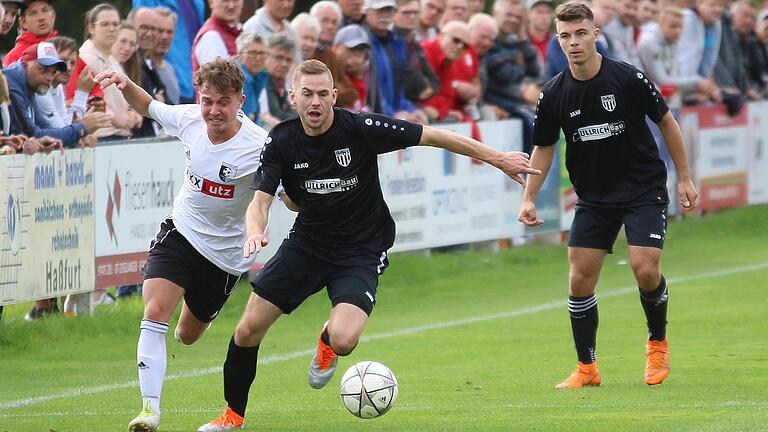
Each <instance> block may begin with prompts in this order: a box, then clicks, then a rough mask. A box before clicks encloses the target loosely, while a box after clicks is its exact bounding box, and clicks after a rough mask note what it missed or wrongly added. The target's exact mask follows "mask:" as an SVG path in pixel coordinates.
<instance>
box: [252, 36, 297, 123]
mask: <svg viewBox="0 0 768 432" xmlns="http://www.w3.org/2000/svg"><path fill="white" fill-rule="evenodd" d="M267 51H268V54H267V59H266V60H265V66H266V68H267V74H268V76H267V85H266V87H265V88H264V91H263V92H261V95H260V96H259V104H260V107H259V116H260V120H261V122H262V123H263V124H264V125H266V127H267V129H269V128H271V127H272V126H274V125H276V124H278V123H280V122H281V121H283V120H287V119H289V118H291V117H294V116H295V115H296V111H294V110H293V108H292V107H291V102H290V100H289V98H288V81H289V80H288V72H290V71H291V67H292V65H293V64H294V62H295V60H296V57H295V56H296V42H295V41H294V39H292V38H291V37H290V36H288V35H287V34H285V33H275V34H273V35H272V36H270V37H269V39H267Z"/></svg>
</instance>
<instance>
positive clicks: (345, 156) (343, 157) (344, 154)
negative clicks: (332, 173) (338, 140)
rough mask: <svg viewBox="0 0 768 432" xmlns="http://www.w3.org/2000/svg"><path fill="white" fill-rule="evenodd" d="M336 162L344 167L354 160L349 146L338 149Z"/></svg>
mask: <svg viewBox="0 0 768 432" xmlns="http://www.w3.org/2000/svg"><path fill="white" fill-rule="evenodd" d="M336 162H338V163H339V165H341V166H343V167H345V166H348V165H349V163H350V162H352V152H350V151H349V148H343V149H339V150H336Z"/></svg>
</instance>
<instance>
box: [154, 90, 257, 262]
mask: <svg viewBox="0 0 768 432" xmlns="http://www.w3.org/2000/svg"><path fill="white" fill-rule="evenodd" d="M149 115H150V116H151V117H152V118H153V119H155V121H157V122H158V123H159V124H160V125H161V126H162V127H163V129H164V130H165V133H166V134H167V135H172V136H175V137H178V138H179V139H181V142H182V143H183V144H184V155H185V157H186V172H185V179H184V183H183V185H182V186H181V189H180V190H179V194H178V195H177V196H176V199H175V200H174V202H173V223H174V225H175V226H176V228H177V229H178V231H179V232H180V233H181V234H182V235H183V236H184V237H185V238H186V239H187V241H189V243H191V244H192V246H194V248H195V249H197V251H198V252H200V254H201V255H202V256H204V257H205V258H207V259H208V260H209V261H211V262H212V263H214V264H215V265H216V266H218V267H219V268H220V269H222V270H224V271H226V272H227V273H231V274H234V275H238V276H239V275H240V274H242V273H244V272H246V271H248V269H249V267H250V265H251V263H252V262H253V259H254V256H251V258H248V259H244V258H243V245H244V244H245V241H246V240H247V234H246V229H245V210H246V209H247V208H248V204H249V203H250V202H251V199H252V198H253V193H254V192H253V190H252V189H251V188H250V186H251V181H252V179H253V174H254V173H255V172H256V169H257V168H258V167H259V158H260V156H261V149H262V147H264V140H265V139H266V138H267V132H266V131H265V130H264V129H262V128H261V127H259V126H256V124H254V123H253V122H252V121H251V120H249V119H248V118H247V117H246V116H245V115H244V114H243V112H242V111H241V112H240V113H238V119H239V121H240V123H241V124H242V126H241V127H240V130H239V131H238V132H237V134H236V135H235V136H234V137H232V138H230V139H229V140H228V141H226V142H223V143H221V144H215V145H214V144H213V143H212V142H211V140H210V138H208V129H207V127H206V124H205V121H203V117H202V114H201V111H200V106H199V105H175V106H174V105H166V104H164V103H162V102H158V101H152V102H151V103H150V104H149ZM150 157H151V155H150Z"/></svg>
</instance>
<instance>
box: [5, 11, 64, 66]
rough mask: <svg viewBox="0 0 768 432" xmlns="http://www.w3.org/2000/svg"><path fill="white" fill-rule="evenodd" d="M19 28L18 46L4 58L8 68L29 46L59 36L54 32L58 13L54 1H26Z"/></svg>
mask: <svg viewBox="0 0 768 432" xmlns="http://www.w3.org/2000/svg"><path fill="white" fill-rule="evenodd" d="M19 10H20V14H19V26H20V27H21V29H22V32H21V34H20V35H19V37H18V38H16V44H15V46H14V47H13V49H12V50H10V51H9V52H8V54H6V55H5V57H4V58H3V66H8V65H10V64H11V63H13V62H15V61H16V60H18V59H19V57H20V56H21V53H22V52H24V50H25V49H27V47H28V46H30V45H33V44H36V43H38V42H43V41H45V40H48V39H50V38H52V37H54V36H56V35H58V34H59V32H58V30H54V28H53V26H54V24H55V23H56V11H54V9H53V4H52V0H24V1H23V2H22V3H21V5H20V9H19Z"/></svg>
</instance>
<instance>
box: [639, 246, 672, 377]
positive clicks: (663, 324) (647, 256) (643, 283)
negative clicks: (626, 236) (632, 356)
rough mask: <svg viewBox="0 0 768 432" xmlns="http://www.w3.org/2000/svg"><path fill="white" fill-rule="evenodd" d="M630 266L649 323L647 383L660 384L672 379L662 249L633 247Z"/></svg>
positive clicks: (646, 355) (646, 352) (646, 364)
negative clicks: (667, 378) (670, 374)
mask: <svg viewBox="0 0 768 432" xmlns="http://www.w3.org/2000/svg"><path fill="white" fill-rule="evenodd" d="M629 262H630V264H631V265H632V271H633V272H634V274H635V279H636V280H637V286H638V288H640V303H641V304H642V305H643V310H644V311H645V318H646V320H647V323H648V341H647V343H646V347H645V357H646V362H645V382H646V384H648V385H656V384H661V383H662V382H663V381H664V379H665V378H666V377H667V375H669V369H670V368H669V345H668V343H667V299H668V297H669V295H668V292H667V281H666V280H665V279H664V276H662V275H661V271H660V268H661V249H658V248H655V247H643V246H630V247H629Z"/></svg>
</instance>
